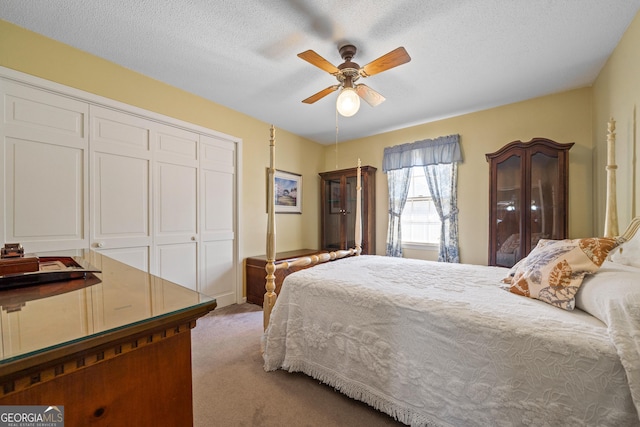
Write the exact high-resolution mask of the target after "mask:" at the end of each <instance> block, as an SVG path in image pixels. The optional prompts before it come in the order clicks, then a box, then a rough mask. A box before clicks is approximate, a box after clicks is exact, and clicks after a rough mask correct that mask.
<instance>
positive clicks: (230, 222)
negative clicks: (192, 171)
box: [200, 136, 237, 307]
mask: <svg viewBox="0 0 640 427" xmlns="http://www.w3.org/2000/svg"><path fill="white" fill-rule="evenodd" d="M235 173H236V165H235V144H234V143H232V142H229V141H222V140H218V139H216V138H212V137H207V136H202V137H201V144H200V206H201V209H200V217H201V224H202V230H201V236H200V238H201V244H202V254H201V269H200V276H201V277H200V292H202V293H204V294H206V295H210V296H212V297H214V298H216V300H217V301H218V305H219V306H221V307H223V306H224V305H227V304H233V303H235V302H236V289H237V275H236V272H235V269H234V266H235V265H236V264H237V262H236V259H235V257H236V255H235V254H236V246H235V245H236V242H235V237H236V236H235V231H234V230H235V224H234V218H235V209H234V206H235V194H236V184H235V182H236V181H235Z"/></svg>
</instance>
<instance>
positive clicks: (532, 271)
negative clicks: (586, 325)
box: [507, 237, 618, 310]
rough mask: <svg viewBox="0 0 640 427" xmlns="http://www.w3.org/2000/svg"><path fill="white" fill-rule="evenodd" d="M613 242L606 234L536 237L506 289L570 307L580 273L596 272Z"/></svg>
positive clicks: (554, 304) (573, 305) (557, 305)
mask: <svg viewBox="0 0 640 427" xmlns="http://www.w3.org/2000/svg"><path fill="white" fill-rule="evenodd" d="M617 244H618V242H617V241H616V240H615V239H612V238H608V237H602V238H597V237H594V238H588V239H574V240H570V239H565V240H547V239H540V241H538V244H537V245H536V247H535V248H534V249H533V250H532V251H531V253H529V255H527V257H526V258H524V260H525V261H524V262H521V263H519V264H517V266H516V269H515V273H514V275H513V277H511V281H510V282H507V283H510V286H509V291H510V292H512V293H514V294H518V295H523V296H526V297H529V298H534V299H539V300H541V301H544V302H546V303H548V304H551V305H553V306H556V307H560V308H563V309H565V310H573V309H574V307H575V295H576V293H577V292H578V289H579V288H580V285H581V284H582V280H583V278H584V276H585V275H586V274H588V273H594V272H596V271H597V270H598V268H600V266H601V265H602V263H603V262H604V260H605V258H606V257H607V255H608V254H609V252H610V251H611V250H612V249H613V248H615V247H616V245H617Z"/></svg>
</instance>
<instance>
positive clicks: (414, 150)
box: [382, 135, 462, 173]
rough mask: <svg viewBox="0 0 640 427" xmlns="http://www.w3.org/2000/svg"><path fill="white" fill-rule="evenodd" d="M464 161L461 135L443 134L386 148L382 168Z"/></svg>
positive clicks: (391, 168) (388, 169)
mask: <svg viewBox="0 0 640 427" xmlns="http://www.w3.org/2000/svg"><path fill="white" fill-rule="evenodd" d="M459 162H462V154H461V151H460V135H448V136H441V137H439V138H436V139H425V140H422V141H416V142H410V143H407V144H401V145H394V146H393V147H386V148H385V149H384V158H383V159H382V170H383V171H384V172H385V173H386V172H387V171H390V170H395V169H403V168H410V167H413V166H426V165H437V164H442V163H459Z"/></svg>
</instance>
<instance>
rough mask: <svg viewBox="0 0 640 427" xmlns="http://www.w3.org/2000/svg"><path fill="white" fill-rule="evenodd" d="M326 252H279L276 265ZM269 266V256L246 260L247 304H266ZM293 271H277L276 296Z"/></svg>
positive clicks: (302, 250) (303, 250)
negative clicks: (265, 296)
mask: <svg viewBox="0 0 640 427" xmlns="http://www.w3.org/2000/svg"><path fill="white" fill-rule="evenodd" d="M324 252H326V251H322V250H318V249H298V250H295V251H288V252H278V253H277V254H276V264H278V263H281V262H282V261H291V260H294V259H296V258H300V257H304V256H309V255H315V254H319V253H324ZM266 265H267V256H266V255H259V256H255V257H250V258H247V259H246V262H245V274H246V279H247V302H250V303H252V304H257V305H259V306H262V303H263V302H264V293H265V292H266V291H265V288H264V286H265V284H266V281H267V279H266V276H267V271H266V270H265V266H266ZM290 273H291V271H287V272H284V271H282V270H276V294H279V293H280V288H281V287H282V281H283V280H284V278H285V277H286V276H287V274H290Z"/></svg>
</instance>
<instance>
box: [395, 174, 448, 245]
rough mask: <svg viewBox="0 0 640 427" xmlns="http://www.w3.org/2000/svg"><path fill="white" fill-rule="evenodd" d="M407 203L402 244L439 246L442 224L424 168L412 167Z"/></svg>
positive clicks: (403, 220) (403, 219) (403, 221)
mask: <svg viewBox="0 0 640 427" xmlns="http://www.w3.org/2000/svg"><path fill="white" fill-rule="evenodd" d="M409 179H410V183H409V195H408V196H407V203H406V204H405V205H404V209H403V211H402V217H401V218H402V222H401V223H402V243H419V244H425V243H427V244H438V243H440V227H441V224H442V222H441V221H440V217H439V216H438V212H437V211H436V207H435V205H434V203H433V199H432V198H431V193H430V192H429V186H428V185H427V177H426V176H425V175H424V168H423V167H422V166H417V167H412V168H411V176H410V178H409Z"/></svg>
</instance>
